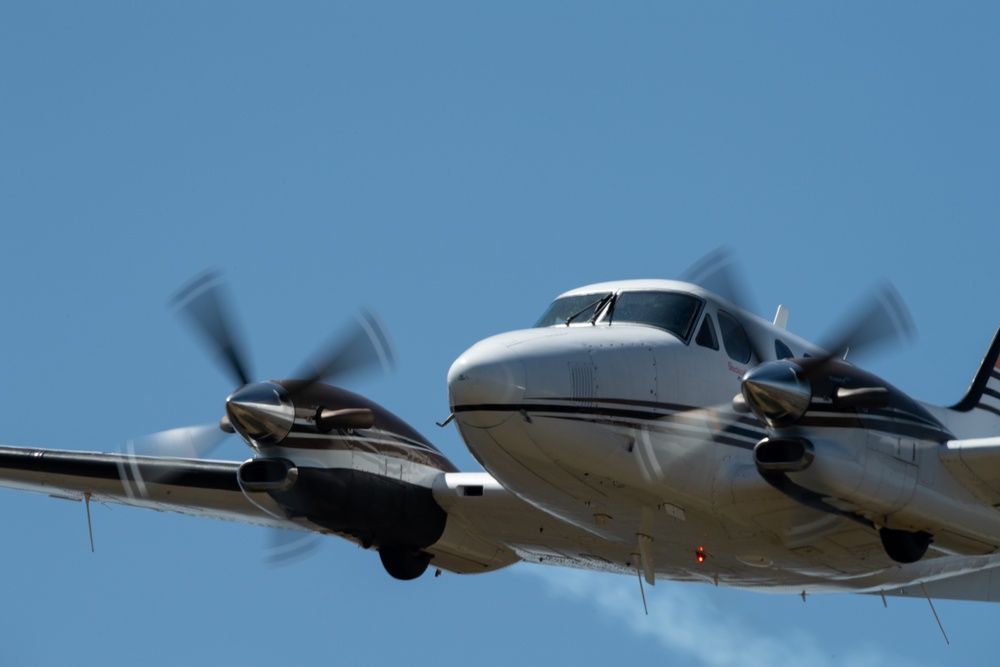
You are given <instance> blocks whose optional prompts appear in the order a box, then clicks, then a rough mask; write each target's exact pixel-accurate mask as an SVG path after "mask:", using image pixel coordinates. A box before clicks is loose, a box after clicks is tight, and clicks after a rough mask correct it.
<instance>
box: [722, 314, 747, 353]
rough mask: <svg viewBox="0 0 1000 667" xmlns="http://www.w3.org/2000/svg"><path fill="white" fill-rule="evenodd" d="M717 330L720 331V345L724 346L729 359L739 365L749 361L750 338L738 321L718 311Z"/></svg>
mask: <svg viewBox="0 0 1000 667" xmlns="http://www.w3.org/2000/svg"><path fill="white" fill-rule="evenodd" d="M719 329H720V330H721V331H722V343H723V344H724V345H725V346H726V354H728V355H729V358H730V359H732V360H733V361H735V362H737V363H741V364H745V363H747V362H748V361H750V338H749V337H748V336H747V332H746V330H744V329H743V325H742V324H740V323H739V320H737V319H736V318H735V317H733V316H732V315H730V314H729V313H726V312H723V311H721V310H720V311H719Z"/></svg>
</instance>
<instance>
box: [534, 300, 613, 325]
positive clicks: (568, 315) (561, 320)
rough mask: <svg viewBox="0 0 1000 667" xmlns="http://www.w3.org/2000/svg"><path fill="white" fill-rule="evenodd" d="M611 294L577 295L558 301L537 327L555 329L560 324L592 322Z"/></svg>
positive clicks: (539, 321) (543, 316) (554, 302)
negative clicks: (598, 309)
mask: <svg viewBox="0 0 1000 667" xmlns="http://www.w3.org/2000/svg"><path fill="white" fill-rule="evenodd" d="M610 296H611V292H599V293H596V294H575V295H573V296H564V297H562V298H561V299H556V300H555V301H553V302H552V304H551V305H550V306H549V308H548V310H546V311H545V314H544V315H542V316H541V318H539V320H538V322H536V323H535V327H536V328H539V327H554V326H558V325H560V324H562V325H567V324H573V323H585V322H588V321H589V320H591V319H592V318H593V317H594V315H595V311H596V310H597V308H598V307H599V306H602V305H604V304H605V303H607V301H608V298H609V297H610Z"/></svg>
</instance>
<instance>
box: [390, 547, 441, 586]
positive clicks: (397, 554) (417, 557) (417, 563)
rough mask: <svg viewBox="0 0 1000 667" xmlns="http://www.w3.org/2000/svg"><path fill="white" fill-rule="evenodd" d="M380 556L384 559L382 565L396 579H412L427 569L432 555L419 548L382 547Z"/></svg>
mask: <svg viewBox="0 0 1000 667" xmlns="http://www.w3.org/2000/svg"><path fill="white" fill-rule="evenodd" d="M378 556H379V558H380V559H382V567H384V568H385V571H386V572H388V573H389V574H390V576H392V577H393V578H394V579H402V580H403V581H410V580H411V579H416V578H417V577H419V576H420V575H422V574H423V573H424V572H425V571H426V570H427V564H428V563H430V562H431V555H430V554H429V553H427V552H425V551H421V550H419V549H407V548H406V547H381V548H380V549H379V550H378Z"/></svg>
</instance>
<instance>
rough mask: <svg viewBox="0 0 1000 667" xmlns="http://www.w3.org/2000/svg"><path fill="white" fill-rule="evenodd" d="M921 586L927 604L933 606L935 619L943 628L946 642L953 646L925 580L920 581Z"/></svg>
mask: <svg viewBox="0 0 1000 667" xmlns="http://www.w3.org/2000/svg"><path fill="white" fill-rule="evenodd" d="M920 588H921V589H922V590H923V591H924V595H926V596H927V604H929V605H930V606H931V612H932V613H933V614H934V620H935V621H937V624H938V627H939V628H941V635H942V636H943V637H944V643H945V644H948V645H949V646H951V642H950V641H948V633H946V632H945V631H944V626H943V625H941V619H940V618H939V617H938V613H937V610H936V609H935V608H934V602H933V601H932V600H931V594H930V593H928V592H927V587H926V586H924V582H922V581H921V582H920Z"/></svg>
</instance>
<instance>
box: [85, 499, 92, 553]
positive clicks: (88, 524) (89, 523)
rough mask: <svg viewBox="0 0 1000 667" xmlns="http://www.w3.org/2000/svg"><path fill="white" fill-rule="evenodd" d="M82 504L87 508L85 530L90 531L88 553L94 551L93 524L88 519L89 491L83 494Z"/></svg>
mask: <svg viewBox="0 0 1000 667" xmlns="http://www.w3.org/2000/svg"><path fill="white" fill-rule="evenodd" d="M83 504H84V506H85V507H86V508H87V532H89V533H90V553H94V524H92V523H91V521H90V493H89V492H88V493H85V494H83Z"/></svg>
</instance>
